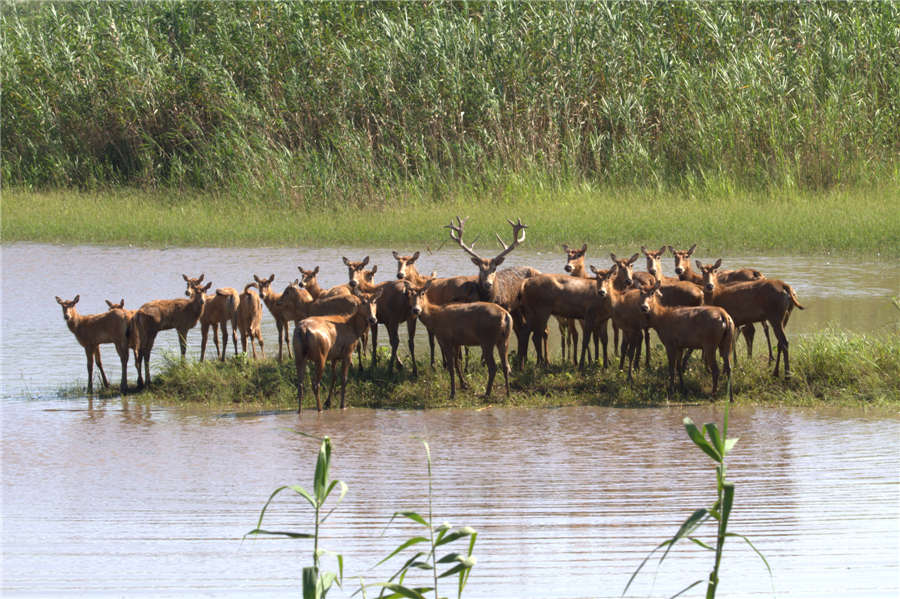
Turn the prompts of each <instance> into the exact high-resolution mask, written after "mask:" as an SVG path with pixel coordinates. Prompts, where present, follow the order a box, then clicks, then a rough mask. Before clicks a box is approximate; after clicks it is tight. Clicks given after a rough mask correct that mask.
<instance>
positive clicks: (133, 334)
mask: <svg viewBox="0 0 900 599" xmlns="http://www.w3.org/2000/svg"><path fill="white" fill-rule="evenodd" d="M103 301H105V302H106V305H107V306H108V309H109V310H122V311H123V312H125V318H127V319H128V325H129V326H128V347H129V349H131V353H132V355H133V356H134V367H135V368H137V371H138V374H139V375H140V373H141V369H140V366H139V365H138V351H140V349H141V340H140V338H139V336H138V331H137V326H135V324H134V315H135V314H136V313H137V310H127V309H125V298H124V297H123V298H122V299H120V300H119V303H117V304H115V303H113V302H111V301H109V300H103Z"/></svg>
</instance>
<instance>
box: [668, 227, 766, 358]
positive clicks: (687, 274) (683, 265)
mask: <svg viewBox="0 0 900 599" xmlns="http://www.w3.org/2000/svg"><path fill="white" fill-rule="evenodd" d="M667 247H668V248H669V251H670V252H672V256H674V257H675V274H676V275H677V276H678V278H679V279H681V280H682V281H690V282H691V283H693V284H695V285H697V286H699V287H701V288H702V287H703V275H702V274H700V273H697V272H695V271H694V270H693V269H692V268H691V256H692V255H693V254H694V250H695V249H697V244H696V243H695V244H694V245H692V246H691V247H690V248H689V249H686V250H676V249H675V248H673V247H672V246H671V245H670V246H667ZM716 277H717V280H718V282H719V284H720V285H730V284H731V283H743V282H746V281H758V280H759V279H764V278H765V277H764V276H763V274H762V273H761V272H760V271H758V270H756V269H755V268H741V269H737V270H722V271H719V272H717V273H716ZM760 324H761V325H762V329H763V333H765V335H766V348H767V349H768V350H769V362H771V361H772V360H773V359H774V356H773V354H772V341H771V338H770V337H769V325H767V324H766V323H765V322H762V323H760ZM739 328H740V330H741V334H742V335H743V336H744V341H745V342H746V343H747V356H748V357H752V356H753V338H754V337H755V336H756V330H755V329H754V328H753V325H752V324H748V325H744V326H743V327H739ZM736 359H737V355H736V354H735V360H736Z"/></svg>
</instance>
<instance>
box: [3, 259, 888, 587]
mask: <svg viewBox="0 0 900 599" xmlns="http://www.w3.org/2000/svg"><path fill="white" fill-rule="evenodd" d="M517 251H518V250H517ZM460 253H461V252H459V251H458V250H455V251H451V250H449V249H447V248H445V249H444V250H441V251H440V252H437V253H436V254H433V255H425V256H423V257H422V258H420V263H421V264H420V265H421V270H422V271H423V272H424V271H430V270H431V269H438V270H439V272H440V274H448V275H449V274H456V273H468V272H470V269H471V263H470V262H468V260H467V259H465V258H464V257H461V256H460V255H459V254H460ZM622 253H624V252H622ZM361 254H362V253H361V252H360V251H359V250H352V249H347V248H342V249H337V250H328V251H326V250H285V249H280V250H270V249H259V250H247V249H231V250H218V249H215V250H214V249H208V250H206V249H173V250H152V249H131V248H108V247H90V246H79V247H67V246H66V247H64V246H49V245H39V244H12V245H4V246H3V248H2V265H3V304H2V335H3V343H2V347H3V349H2V351H3V354H2V376H0V383H2V401H0V408H2V418H0V428H2V446H0V447H2V483H3V484H2V486H3V490H2V525H0V526H2V563H0V566H2V568H0V572H2V580H0V594H3V595H4V596H20V595H21V596H34V595H39V596H61V595H67V594H68V595H77V596H85V595H87V596H97V595H104V596H123V595H124V596H133V595H142V596H170V597H181V596H198V595H199V596H242V597H245V596H284V595H286V594H292V593H295V592H297V589H298V587H299V577H300V570H301V568H302V567H303V566H304V565H307V564H308V562H309V554H310V551H311V549H310V546H309V544H308V543H307V542H305V541H283V540H247V541H244V542H241V537H242V535H243V534H244V533H246V532H247V531H249V530H250V529H251V528H253V527H254V526H255V525H256V519H257V517H258V515H259V510H260V508H261V507H262V505H263V503H264V502H265V500H266V499H267V498H268V496H269V493H270V492H271V491H272V490H274V489H275V488H276V487H278V486H279V485H282V484H286V483H291V484H295V483H296V484H301V485H304V486H307V487H309V486H311V479H312V471H313V468H314V460H315V455H316V450H317V445H316V443H315V442H314V441H311V440H309V439H306V438H304V437H300V436H298V435H296V434H294V433H291V432H290V429H300V430H303V431H304V432H307V433H310V434H314V435H330V436H331V437H332V439H333V440H334V447H335V450H334V451H335V453H334V465H333V469H332V474H333V475H334V476H335V477H337V478H341V479H343V480H345V481H346V482H347V483H348V485H349V487H350V491H349V493H348V495H347V497H346V499H345V501H344V502H343V504H342V505H341V506H340V507H338V509H337V511H336V512H335V513H334V515H333V516H332V518H331V519H330V520H329V521H328V522H327V524H326V526H325V528H324V531H323V534H324V539H323V546H324V547H325V548H327V549H331V550H335V551H339V552H341V553H343V554H344V557H345V575H346V576H347V577H348V579H347V584H346V586H345V589H346V590H345V591H344V592H341V591H335V592H334V593H333V596H336V597H349V596H350V594H351V593H352V592H353V591H355V590H356V589H357V588H358V579H356V578H355V577H356V576H359V575H361V576H363V577H364V578H365V580H366V582H374V581H378V580H383V579H385V578H386V577H387V575H388V573H389V571H390V568H389V567H380V568H375V569H371V568H372V566H374V565H375V564H376V563H377V562H378V561H379V560H380V559H381V558H383V557H385V556H386V555H387V554H388V553H389V552H390V551H391V550H392V549H393V548H394V547H396V546H397V545H398V544H399V543H400V542H402V540H404V539H406V538H407V537H409V536H410V535H411V534H413V533H414V532H415V530H414V529H412V528H410V527H407V526H400V525H397V524H395V525H392V526H390V527H388V528H387V530H386V527H387V525H388V521H389V519H390V517H391V515H392V514H393V513H394V512H395V511H397V510H406V509H413V510H418V511H421V512H424V511H425V510H426V508H427V500H426V489H427V479H426V476H425V472H426V469H425V468H426V466H425V457H424V451H423V449H422V446H421V443H420V441H419V439H420V438H426V439H428V441H429V443H430V444H431V448H432V455H433V458H434V465H433V467H434V499H435V502H434V510H435V519H436V521H449V522H451V523H452V524H454V525H457V526H461V525H469V526H472V527H474V528H476V529H477V530H478V531H479V538H478V543H477V545H476V550H475V553H476V555H477V557H478V564H477V566H476V567H475V569H474V571H473V574H472V577H471V579H470V583H469V585H470V586H469V587H468V588H467V591H466V594H465V596H468V597H491V598H494V597H542V598H544V597H552V598H555V597H559V598H566V599H576V598H586V597H607V596H609V597H612V596H619V595H620V594H621V592H622V590H623V589H624V586H625V584H626V583H627V581H628V578H629V576H630V575H631V573H632V572H633V571H634V569H635V568H636V567H637V566H638V565H639V564H640V562H641V560H642V559H643V558H644V556H645V555H646V554H647V553H648V552H649V551H650V550H651V549H652V548H653V547H654V546H655V545H656V544H657V543H659V542H660V541H662V540H664V539H665V538H667V537H668V536H670V535H671V534H673V533H674V532H675V530H676V529H677V527H678V525H679V524H680V523H681V521H683V519H684V518H686V517H687V516H688V515H689V514H690V512H691V511H692V510H693V509H695V508H699V507H706V506H709V504H711V503H712V500H713V497H714V494H715V471H714V468H713V462H712V461H711V460H710V459H709V458H707V457H706V456H705V455H703V454H702V453H700V452H699V451H698V450H697V449H696V448H695V447H694V446H693V445H692V444H691V443H690V442H689V441H688V440H687V438H686V435H685V433H684V429H683V427H682V424H681V421H682V419H683V417H684V416H686V415H687V416H690V417H692V418H693V419H694V420H695V421H696V422H706V421H710V420H718V421H721V417H722V414H721V413H719V412H718V411H717V410H716V409H715V408H710V407H675V408H654V409H614V408H596V407H583V408H566V409H557V410H524V409H522V410H517V409H488V410H482V411H474V410H473V411H461V410H435V411H428V412H404V411H373V410H360V409H350V410H348V411H346V412H344V413H338V412H330V413H325V414H323V415H322V416H316V415H314V414H312V413H309V412H306V413H304V415H303V417H302V420H301V419H298V417H297V415H296V414H294V413H277V412H276V413H261V414H206V413H192V412H188V411H183V410H174V409H168V408H160V407H156V406H148V405H138V404H136V403H134V402H133V401H129V400H128V398H125V399H115V400H108V401H99V400H93V401H90V400H88V399H85V398H83V397H78V398H75V399H69V400H61V399H58V398H57V393H56V391H57V389H59V388H60V387H62V386H72V385H81V386H83V385H84V381H85V372H84V353H83V351H82V350H81V348H80V347H79V346H78V345H77V343H76V342H75V340H74V339H73V338H72V335H71V334H70V333H69V332H68V331H67V330H66V328H65V325H64V323H63V321H62V318H61V310H60V309H59V306H58V305H57V304H56V302H55V301H54V300H53V296H54V295H60V296H62V297H65V298H67V299H68V298H71V297H72V296H74V295H75V294H78V293H80V294H81V296H82V299H81V303H80V304H79V308H82V311H83V312H86V313H87V312H93V311H100V310H102V309H104V308H105V304H103V299H105V298H106V299H112V300H118V299H120V298H121V297H123V296H124V298H125V300H126V306H129V307H137V306H138V305H139V304H140V303H142V302H143V301H146V300H147V299H151V298H155V297H179V296H181V295H182V294H183V291H184V283H183V281H182V279H181V273H182V272H184V273H187V274H189V275H195V274H197V273H199V272H205V273H206V275H207V278H208V279H210V280H212V281H213V284H214V285H216V286H220V285H221V286H224V285H228V286H234V287H238V286H242V284H243V283H244V282H247V281H249V280H250V274H251V273H256V274H259V275H261V276H267V275H268V274H271V273H273V272H274V273H275V274H276V282H283V283H286V282H287V281H288V280H289V279H290V280H292V279H293V278H295V277H296V275H297V273H296V268H295V266H296V264H301V265H303V266H304V267H310V266H314V265H316V264H320V265H321V266H322V269H323V273H322V277H321V279H322V284H323V286H324V285H332V284H337V283H340V282H343V280H344V277H345V276H346V275H345V269H344V268H343V267H342V265H341V262H340V256H341V255H347V256H348V257H349V258H351V259H358V258H360V257H361ZM372 258H373V260H374V261H375V262H376V263H378V264H380V265H381V268H380V270H381V269H383V270H384V271H389V272H385V273H384V276H385V277H387V276H393V266H392V264H393V260H392V259H391V258H390V252H389V251H388V250H383V251H378V252H373V253H372ZM520 258H521V261H520V262H514V263H513V265H515V264H519V263H530V264H533V265H534V266H536V267H538V268H541V269H542V270H545V271H560V270H561V267H562V260H560V258H559V255H557V254H526V253H524V252H523V253H522V255H521V256H520ZM596 263H598V265H602V264H603V262H600V261H597V262H596ZM726 263H727V265H728V266H732V265H733V266H744V265H752V266H755V267H757V268H760V269H761V270H763V271H764V272H766V273H767V274H769V275H770V276H778V277H781V278H783V279H785V280H786V281H788V282H790V283H791V284H792V285H793V286H794V288H795V289H796V290H797V293H798V295H799V297H800V301H801V302H802V303H804V304H805V305H806V306H807V307H808V309H807V310H805V311H803V312H798V311H795V313H794V315H793V316H792V318H791V322H790V325H789V328H788V335H789V336H790V335H793V334H797V335H801V334H803V333H804V332H808V331H814V330H818V329H820V328H821V327H823V326H825V323H827V322H831V323H834V324H835V325H836V326H840V327H842V328H846V329H851V330H862V331H869V330H877V329H879V328H881V327H883V326H885V324H884V323H886V322H890V323H893V322H896V315H895V308H893V306H891V305H890V302H889V298H890V297H891V296H892V295H894V294H896V293H897V287H898V277H900V269H898V266H897V265H889V266H885V265H880V264H878V263H875V262H872V263H868V264H860V263H857V262H856V261H851V260H846V261H843V262H835V261H834V260H830V261H828V260H822V259H811V258H772V257H735V258H730V257H729V258H728V259H727V260H726ZM389 265H390V266H389ZM667 266H668V265H667ZM445 271H446V272H445ZM872 272H876V273H877V276H876V275H873V274H871V273H872ZM38 273H40V276H38ZM379 274H381V273H379ZM264 318H265V322H266V328H265V330H264V335H265V337H266V340H267V341H268V343H267V349H268V351H269V352H271V351H272V350H273V345H275V343H274V340H275V333H274V326H273V325H272V324H271V317H270V316H269V315H268V313H266V314H265V317H264ZM402 335H403V333H401V337H402ZM382 338H384V337H382ZM35 339H40V340H41V342H40V343H36V342H29V340H35ZM188 339H189V346H190V352H191V355H192V356H196V355H198V353H199V348H198V346H199V333H198V332H197V331H192V332H191V333H190V334H189V336H188ZM160 342H162V343H163V344H164V346H165V347H168V348H170V350H171V349H175V348H177V342H176V340H175V335H174V333H163V334H161V335H160ZM403 346H405V343H401V348H403ZM423 347H424V346H423ZM229 351H230V350H229ZM105 354H106V355H107V356H108V357H107V365H108V371H107V374H108V375H109V376H110V378H113V379H115V378H117V373H118V364H117V362H116V361H115V360H114V359H113V356H114V352H112V350H111V349H107V350H106V351H105ZM423 355H424V353H423V354H420V359H421V356H423ZM131 379H132V381H133V380H134V376H133V370H132V376H131ZM730 431H731V434H732V436H740V441H739V442H738V444H737V446H736V448H735V450H734V452H733V454H732V457H731V458H730V461H729V477H730V478H731V480H733V481H734V482H735V484H736V489H737V493H736V507H735V511H734V512H733V516H732V521H731V526H730V530H733V531H735V532H739V533H742V534H746V535H748V536H749V537H750V539H751V540H752V541H753V543H754V544H755V546H756V547H757V548H758V549H759V550H760V551H762V552H763V553H764V554H765V556H766V558H767V559H768V560H769V563H770V565H771V566H772V570H773V577H772V578H771V579H770V577H769V575H768V573H767V571H766V568H765V566H764V565H763V563H762V562H761V561H760V560H759V558H758V557H757V556H756V555H755V554H754V553H753V551H752V550H751V549H750V548H749V547H748V546H747V545H745V544H744V543H742V542H741V541H740V540H738V539H729V541H728V544H727V545H726V552H725V556H724V561H723V569H722V572H721V575H722V583H721V585H720V591H719V592H720V596H723V597H724V596H772V594H773V588H774V592H775V594H776V596H780V597H785V596H788V597H848V596H853V597H860V596H864V597H895V596H897V595H898V593H900V415H898V414H897V413H896V411H889V412H888V411H871V410H866V409H865V408H864V407H861V408H859V409H852V410H830V409H827V408H820V409H817V410H802V409H784V408H777V407H775V408H764V407H759V408H735V409H734V410H733V411H732V415H731V427H730ZM309 522H310V512H309V510H308V508H306V507H305V506H304V505H303V504H302V503H301V502H300V501H298V500H297V499H295V498H290V497H288V496H284V497H282V498H280V499H279V500H276V502H275V505H274V507H273V508H272V510H271V511H270V513H269V516H267V519H266V524H268V525H269V526H271V527H272V528H276V529H282V530H284V529H287V530H307V529H308V528H309V527H308V523H309ZM713 535H714V533H713V531H712V530H709V529H707V530H706V531H705V533H704V534H703V535H702V537H703V539H704V540H706V541H711V540H712V539H713ZM712 557H713V556H712V554H711V553H709V552H706V551H704V550H701V549H700V548H698V547H696V546H694V545H682V546H680V547H678V548H676V549H675V550H673V552H672V553H671V554H670V555H669V557H668V558H667V559H666V561H665V562H664V563H663V564H662V565H661V566H659V567H657V564H656V562H655V561H654V562H650V563H648V566H647V567H646V569H645V571H644V572H643V573H642V574H641V575H640V576H639V577H638V579H637V581H636V582H635V585H634V586H633V588H632V592H631V593H630V595H632V596H671V595H673V594H675V593H676V592H678V591H679V590H681V589H682V588H684V587H685V586H687V585H688V584H690V583H692V582H694V581H695V580H698V579H703V578H705V577H706V576H707V574H708V572H709V569H710V567H711V564H712ZM396 559H397V558H395V560H396ZM451 587H452V584H450V583H448V584H447V586H444V587H442V592H443V594H450V593H451V591H452V588H451ZM370 595H371V593H370ZM702 595H703V590H702V585H701V586H698V587H695V589H693V591H692V592H691V593H688V596H702ZM357 596H359V595H357Z"/></svg>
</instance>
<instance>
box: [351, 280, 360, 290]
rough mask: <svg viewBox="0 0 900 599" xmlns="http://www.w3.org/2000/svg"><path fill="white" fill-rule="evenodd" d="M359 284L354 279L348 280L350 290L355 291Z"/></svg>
mask: <svg viewBox="0 0 900 599" xmlns="http://www.w3.org/2000/svg"><path fill="white" fill-rule="evenodd" d="M358 284H359V283H357V282H356V279H350V283H349V285H350V289H355V288H356V286H357V285H358Z"/></svg>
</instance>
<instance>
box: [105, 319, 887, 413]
mask: <svg viewBox="0 0 900 599" xmlns="http://www.w3.org/2000/svg"><path fill="white" fill-rule="evenodd" d="M380 351H382V352H384V351H385V350H384V349H383V348H382V349H381V350H380ZM791 351H792V356H793V358H794V360H793V371H792V374H793V376H792V378H791V379H789V380H784V379H780V378H779V379H776V378H774V377H772V373H771V366H770V365H769V364H768V363H767V361H766V359H765V358H764V357H761V356H756V357H754V358H753V359H751V360H748V359H747V358H746V357H745V355H744V353H743V349H742V348H740V349H739V350H738V363H737V367H736V368H735V369H734V373H733V387H734V394H735V401H736V402H739V403H740V402H743V403H762V404H766V403H778V404H781V405H785V404H786V405H822V404H847V405H859V404H860V403H863V404H865V405H869V406H879V405H896V402H897V401H898V400H900V336H898V335H896V334H895V333H894V332H884V333H876V334H856V333H846V332H841V331H838V330H833V329H829V330H826V331H822V332H819V333H815V334H811V335H806V336H803V337H799V338H797V339H796V340H794V341H793V342H792V344H791ZM478 355H479V352H477V351H476V352H472V354H471V358H470V362H469V368H468V375H467V378H468V382H469V384H470V385H471V389H470V390H469V391H465V392H458V393H457V397H456V398H455V400H453V401H449V400H448V399H447V397H448V394H449V384H448V379H447V373H446V372H445V371H444V370H443V369H441V370H432V369H430V368H428V367H427V366H425V365H421V366H422V368H420V374H419V378H418V379H412V378H411V377H409V376H408V370H407V371H404V373H402V374H400V375H395V376H394V377H392V378H388V377H387V372H386V370H385V369H384V368H382V367H379V368H378V370H376V372H375V375H374V377H373V376H372V375H371V374H370V371H369V368H368V364H366V369H365V372H364V373H363V374H362V375H361V376H357V372H356V370H357V369H356V367H355V365H354V367H353V369H352V371H351V377H350V381H349V382H348V384H347V400H348V404H349V406H351V407H357V408H379V409H432V408H447V407H463V408H476V409H477V408H483V407H486V406H489V405H496V406H514V407H558V406H565V405H604V406H642V405H663V404H665V403H666V399H665V397H666V387H665V385H666V364H665V359H664V355H665V354H664V351H663V349H662V346H660V345H659V344H657V345H656V347H655V348H654V351H653V356H654V359H653V365H652V367H651V370H650V371H649V372H648V371H646V370H645V369H642V370H640V371H639V372H638V373H637V374H636V376H635V380H634V382H633V383H628V382H627V381H626V378H625V374H624V373H622V372H620V371H618V370H617V369H616V368H615V367H614V366H611V367H610V368H608V369H606V370H604V369H602V368H599V367H597V366H591V367H589V368H587V369H586V370H585V372H584V373H583V374H582V373H580V372H578V370H577V368H574V367H573V366H572V365H571V364H567V365H563V364H559V363H558V362H556V363H553V364H551V365H550V366H549V367H548V368H546V369H544V368H536V367H534V365H533V363H531V362H529V363H528V364H527V365H526V368H525V369H524V370H523V371H514V372H513V376H512V377H511V379H510V387H511V394H510V396H509V397H508V398H507V397H505V396H504V394H503V393H502V391H500V392H497V393H495V395H494V397H492V398H491V399H490V403H486V402H485V401H484V400H483V399H482V398H481V397H480V395H479V393H480V392H481V390H482V389H483V388H484V383H485V380H486V376H487V375H486V371H485V369H484V368H483V367H482V366H480V364H479V358H478ZM380 358H381V359H380V361H379V362H380V364H385V363H386V362H387V353H385V354H384V355H383V356H380ZM327 381H328V377H327V375H326V379H325V381H323V384H324V383H325V382H327ZM295 385H296V372H295V369H294V364H293V361H291V360H285V361H283V362H281V363H280V364H279V363H277V362H276V361H275V360H271V359H267V360H260V361H254V360H250V359H248V358H247V357H246V356H244V355H241V356H238V357H235V358H231V359H229V360H227V361H226V362H224V363H220V362H217V361H208V362H202V363H201V362H190V361H187V362H182V361H181V360H180V359H177V358H174V357H172V358H170V359H169V360H168V362H167V364H166V365H165V366H164V367H163V368H162V370H161V372H160V374H159V375H158V376H157V378H156V379H155V382H154V384H153V385H152V386H151V387H150V389H149V390H147V391H146V392H144V393H143V396H144V397H146V398H148V399H153V400H155V401H163V402H166V403H176V404H198V405H208V406H210V407H214V408H217V409H222V408H227V407H229V406H232V407H234V406H240V407H241V409H262V408H272V409H291V408H293V409H296V405H297V404H296V386H295ZM709 388H710V380H709V375H708V373H706V372H705V371H704V370H703V367H702V366H701V365H700V361H699V360H698V359H694V360H693V366H692V367H691V368H690V370H689V371H688V372H687V374H686V376H685V391H686V392H685V394H684V395H681V394H677V393H676V394H675V395H673V401H676V402H687V403H692V402H709V401H717V400H724V399H726V398H727V394H726V393H724V392H722V391H720V394H719V396H718V397H715V398H713V397H711V396H710V393H709ZM325 391H327V389H326V390H325ZM106 393H107V394H109V395H113V394H114V392H112V391H109V392H106ZM307 395H308V397H307V398H306V399H307V401H310V400H311V396H309V394H307ZM310 407H312V405H311V404H307V405H306V406H304V409H308V408H310Z"/></svg>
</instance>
